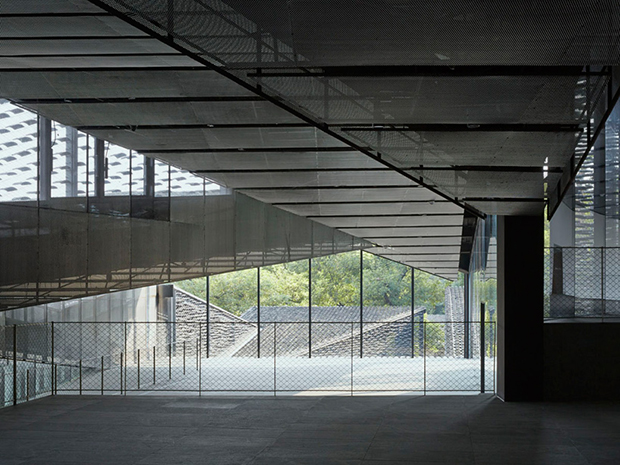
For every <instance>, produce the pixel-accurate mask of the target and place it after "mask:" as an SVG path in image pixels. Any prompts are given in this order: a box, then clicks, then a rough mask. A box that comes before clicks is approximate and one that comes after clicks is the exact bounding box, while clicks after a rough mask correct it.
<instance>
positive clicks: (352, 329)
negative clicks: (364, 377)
mask: <svg viewBox="0 0 620 465" xmlns="http://www.w3.org/2000/svg"><path fill="white" fill-rule="evenodd" d="M354 334H355V327H354V323H353V322H351V397H353V357H354V356H355V355H354V354H355V347H354V345H353V340H354V339H353V335H354Z"/></svg>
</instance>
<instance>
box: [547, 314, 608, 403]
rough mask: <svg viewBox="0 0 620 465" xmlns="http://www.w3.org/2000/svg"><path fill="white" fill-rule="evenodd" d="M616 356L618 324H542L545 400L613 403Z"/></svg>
mask: <svg viewBox="0 0 620 465" xmlns="http://www.w3.org/2000/svg"><path fill="white" fill-rule="evenodd" d="M619 354H620V324H614V323H547V324H545V325H544V358H545V360H544V380H545V382H544V386H545V391H544V395H545V399H546V400H585V399H587V400H611V399H613V400H617V399H618V398H619V397H620V363H618V355H619Z"/></svg>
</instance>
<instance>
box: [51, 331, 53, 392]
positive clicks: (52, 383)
mask: <svg viewBox="0 0 620 465" xmlns="http://www.w3.org/2000/svg"><path fill="white" fill-rule="evenodd" d="M51 376H52V395H54V322H53V321H52V370H51Z"/></svg>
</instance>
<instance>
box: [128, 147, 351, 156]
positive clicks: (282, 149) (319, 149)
mask: <svg viewBox="0 0 620 465" xmlns="http://www.w3.org/2000/svg"><path fill="white" fill-rule="evenodd" d="M135 152H140V153H141V154H154V155H157V154H158V153H162V154H165V153H244V152H245V153H263V152H274V153H288V152H297V153H306V152H310V153H312V152H349V153H357V151H356V150H353V149H351V147H343V146H337V147H264V148H261V147H239V148H218V149H213V148H205V147H200V148H193V149H143V150H141V149H136V150H135Z"/></svg>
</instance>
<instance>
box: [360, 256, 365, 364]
mask: <svg viewBox="0 0 620 465" xmlns="http://www.w3.org/2000/svg"><path fill="white" fill-rule="evenodd" d="M363 356H364V251H363V250H361V249H360V358H362V357H363Z"/></svg>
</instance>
